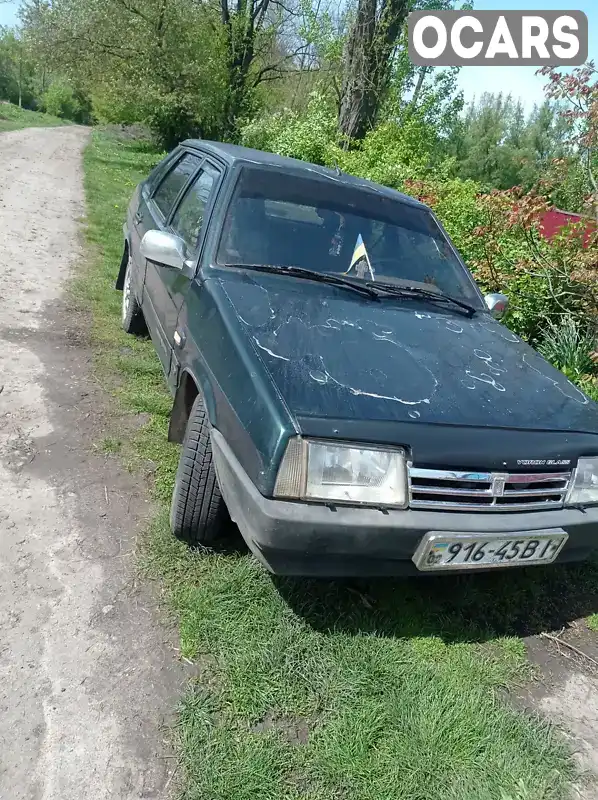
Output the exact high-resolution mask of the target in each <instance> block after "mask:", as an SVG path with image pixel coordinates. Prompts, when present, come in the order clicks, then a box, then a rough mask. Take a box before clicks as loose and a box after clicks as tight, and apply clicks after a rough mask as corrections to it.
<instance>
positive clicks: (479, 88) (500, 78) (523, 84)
mask: <svg viewBox="0 0 598 800" xmlns="http://www.w3.org/2000/svg"><path fill="white" fill-rule="evenodd" d="M18 6H19V0H13V2H9V3H4V2H2V0H0V25H14V24H15V23H16V21H17V19H16V12H17V8H18ZM474 7H475V9H476V10H477V11H486V10H494V9H498V10H501V11H507V10H509V9H517V10H522V9H525V10H526V11H535V10H538V11H550V10H553V9H554V10H555V11H556V10H558V11H561V10H563V11H567V10H571V9H574V10H579V11H585V13H586V16H587V18H588V22H589V27H590V36H589V42H590V51H589V58H592V59H594V60H595V61H598V0H474ZM535 73H536V67H463V68H462V69H461V71H460V73H459V87H460V88H461V89H462V90H463V93H464V95H465V100H466V102H469V101H471V100H473V99H474V97H479V96H480V95H481V94H482V92H495V93H497V92H506V93H508V92H510V93H511V94H512V95H513V97H514V98H521V100H522V101H523V104H524V106H525V109H526V111H528V112H529V111H531V110H532V108H533V107H534V104H536V103H542V102H543V100H544V92H543V89H542V87H543V85H544V83H545V81H544V79H543V78H542V77H538V76H537V75H536V74H535Z"/></svg>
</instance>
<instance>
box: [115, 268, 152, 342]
mask: <svg viewBox="0 0 598 800" xmlns="http://www.w3.org/2000/svg"><path fill="white" fill-rule="evenodd" d="M121 323H122V327H123V330H124V331H125V332H126V333H133V334H144V333H146V332H147V328H146V325H145V319H144V318H143V311H142V310H141V306H140V305H139V303H138V302H137V298H136V297H135V294H134V292H133V260H132V259H131V254H130V253H129V260H128V262H127V269H126V272H125V279H124V282H123V302H122V314H121Z"/></svg>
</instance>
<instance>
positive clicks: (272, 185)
mask: <svg viewBox="0 0 598 800" xmlns="http://www.w3.org/2000/svg"><path fill="white" fill-rule="evenodd" d="M217 262H218V263H219V264H235V265H244V264H247V265H248V266H250V265H264V266H267V265H272V266H277V267H300V268H303V269H309V270H316V271H317V272H320V273H328V274H332V275H339V276H341V275H345V276H347V277H348V278H351V279H352V280H362V281H366V282H370V281H371V282H374V283H379V284H384V283H386V284H392V285H396V286H399V287H401V286H404V285H420V286H421V287H423V288H429V289H430V290H432V291H440V292H442V293H443V294H446V295H450V296H451V297H455V298H459V299H461V300H465V301H467V302H468V303H471V304H473V305H475V306H476V307H477V308H480V307H482V303H481V299H480V295H479V293H478V290H477V288H476V286H475V283H474V281H473V279H472V277H471V276H470V275H469V273H468V272H467V270H466V269H465V268H464V267H463V265H462V264H461V262H460V261H459V259H458V258H457V256H456V255H455V252H454V250H453V248H452V247H451V245H450V243H449V241H448V239H447V238H446V236H445V234H444V233H443V231H442V229H441V228H440V226H439V225H438V223H437V222H436V219H435V218H434V216H433V215H432V214H431V213H430V212H429V211H428V210H427V209H426V208H423V207H421V206H413V205H410V204H408V203H404V202H401V201H400V200H395V199H393V198H391V197H388V196H386V195H384V194H382V193H381V192H380V193H377V192H375V191H373V190H367V189H360V188H358V187H353V186H349V185H347V184H346V183H341V182H340V181H335V180H332V179H328V180H327V179H325V178H322V179H318V178H312V177H303V176H298V175H296V174H295V173H289V172H282V171H279V170H275V169H255V168H250V167H245V168H243V169H242V171H241V173H240V176H239V180H238V182H237V185H236V187H235V191H234V193H233V197H232V199H231V202H230V205H229V208H228V213H227V215H226V220H225V223H224V227H223V231H222V236H221V239H220V245H219V249H218V255H217Z"/></svg>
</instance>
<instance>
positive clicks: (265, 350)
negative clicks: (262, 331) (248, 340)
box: [253, 336, 291, 361]
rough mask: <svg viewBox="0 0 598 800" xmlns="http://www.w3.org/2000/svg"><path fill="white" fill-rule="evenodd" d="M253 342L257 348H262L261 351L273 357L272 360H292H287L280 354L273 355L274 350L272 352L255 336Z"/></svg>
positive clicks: (288, 359)
mask: <svg viewBox="0 0 598 800" xmlns="http://www.w3.org/2000/svg"><path fill="white" fill-rule="evenodd" d="M253 341H254V342H255V343H256V344H257V346H258V347H259V348H260V350H264V352H266V353H268V355H270V356H272V358H280V360H281V361H290V360H291V359H290V358H287V357H286V356H281V355H279V354H278V353H273V352H272V350H270V349H268V348H267V347H265V346H264V345H263V344H262V343H261V342H260V341H259V340H258V339H256V338H255V336H254V337H253Z"/></svg>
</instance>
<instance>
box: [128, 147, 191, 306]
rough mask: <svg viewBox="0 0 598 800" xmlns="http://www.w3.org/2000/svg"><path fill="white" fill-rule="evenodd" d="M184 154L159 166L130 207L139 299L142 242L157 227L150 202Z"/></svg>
mask: <svg viewBox="0 0 598 800" xmlns="http://www.w3.org/2000/svg"><path fill="white" fill-rule="evenodd" d="M182 154H183V153H182V150H181V149H180V148H177V149H176V150H174V151H173V152H172V153H171V154H170V155H169V156H167V157H166V158H165V159H164V160H163V161H161V162H160V163H159V164H157V165H156V166H155V167H154V169H153V170H152V171H151V172H150V174H149V175H148V178H147V180H145V181H144V182H143V183H141V184H140V186H139V189H138V190H137V192H136V195H135V199H134V202H132V203H131V205H130V206H129V210H128V215H127V228H128V231H129V245H130V248H131V253H130V254H131V258H132V260H133V262H134V265H135V268H134V269H133V288H134V293H135V296H136V297H137V298H139V299H141V298H142V294H143V284H144V282H145V269H146V261H145V258H144V257H143V256H142V255H141V250H140V245H141V240H142V238H143V235H144V234H145V232H146V231H148V230H151V229H152V228H153V227H154V225H155V221H154V218H153V216H152V214H151V212H150V209H149V201H150V198H151V196H152V194H153V192H154V191H155V190H156V189H157V187H158V185H159V184H160V182H161V180H162V178H163V177H164V175H166V173H167V172H169V171H170V170H171V169H172V166H173V165H174V164H175V163H176V162H177V161H178V160H179V159H180V158H181V157H182Z"/></svg>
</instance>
